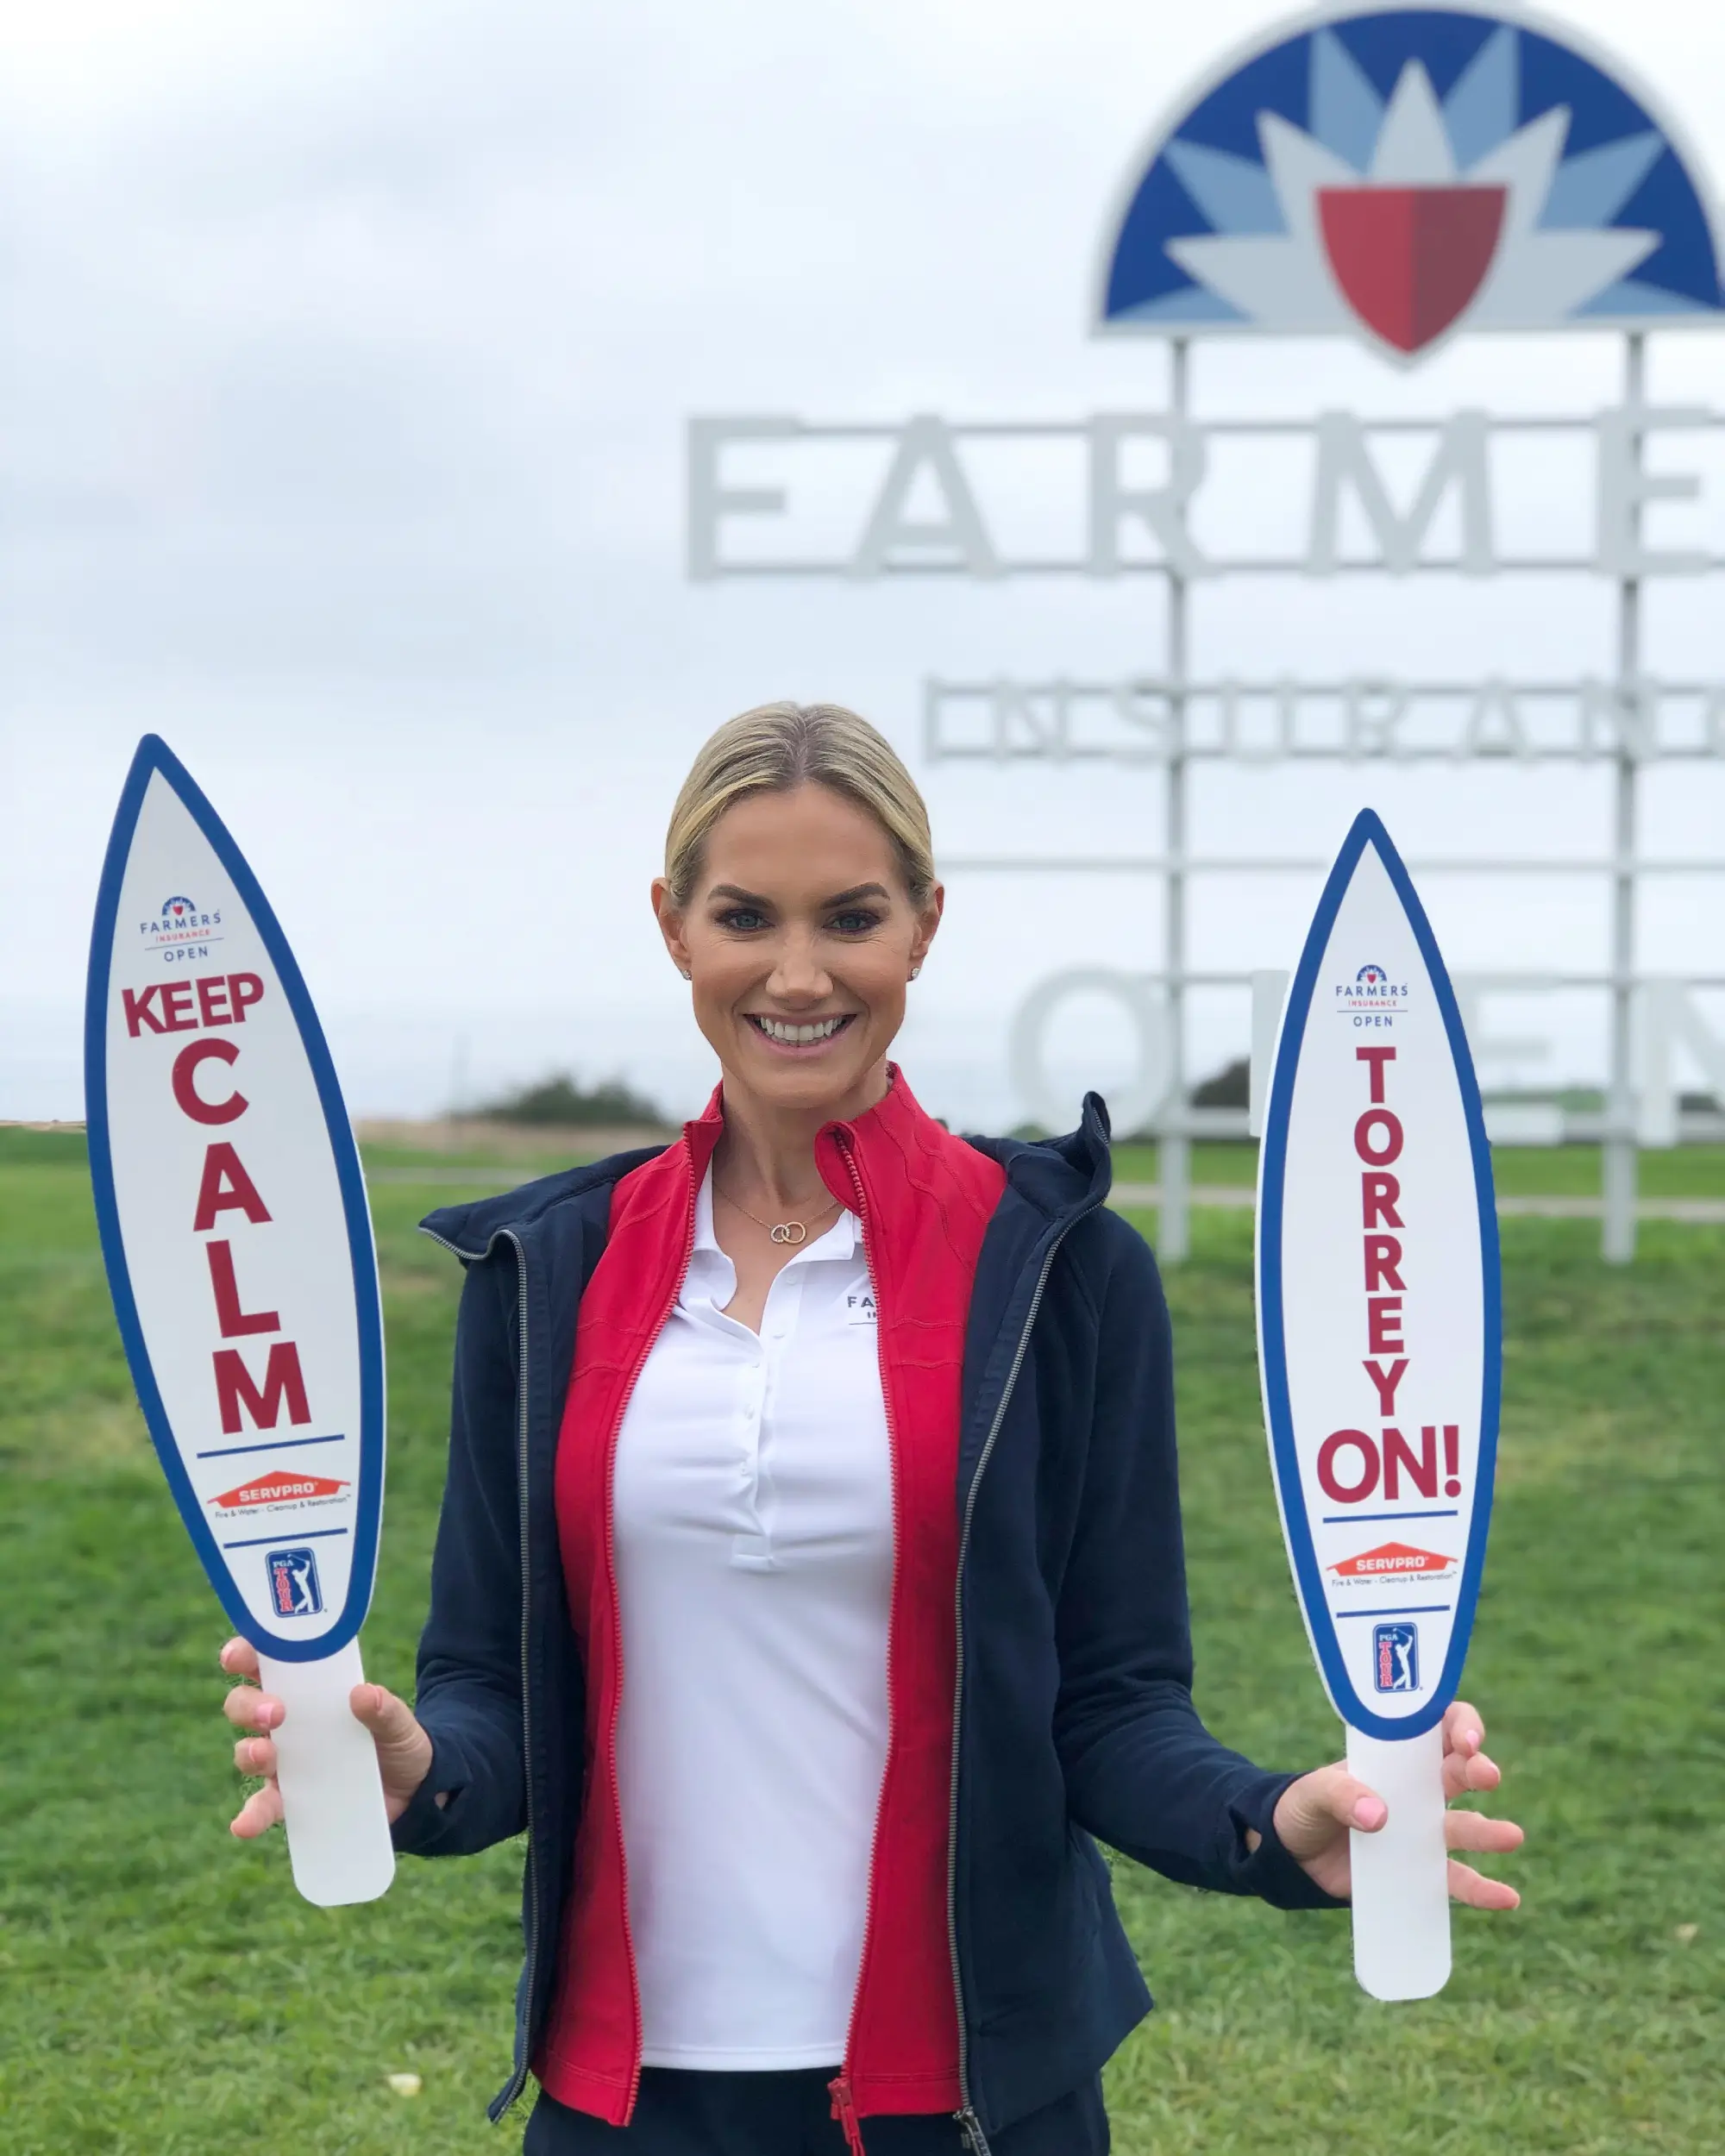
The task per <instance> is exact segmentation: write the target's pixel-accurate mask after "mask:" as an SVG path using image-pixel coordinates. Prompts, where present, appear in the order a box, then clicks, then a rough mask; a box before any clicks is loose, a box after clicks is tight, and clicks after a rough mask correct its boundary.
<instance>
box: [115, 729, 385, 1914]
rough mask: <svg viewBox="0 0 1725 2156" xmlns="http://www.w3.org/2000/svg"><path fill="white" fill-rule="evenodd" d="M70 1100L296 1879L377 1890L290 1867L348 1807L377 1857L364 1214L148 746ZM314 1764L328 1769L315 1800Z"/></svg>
mask: <svg viewBox="0 0 1725 2156" xmlns="http://www.w3.org/2000/svg"><path fill="white" fill-rule="evenodd" d="M85 1104H86V1105H85V1112H86V1115H87V1118H88V1122H89V1131H90V1163H91V1180H92V1181H93V1184H94V1186H95V1196H96V1213H97V1223H98V1225H99V1228H100V1232H101V1238H102V1250H103V1258H104V1260H105V1262H106V1265H107V1270H108V1279H109V1284H110V1288H111V1290H112V1293H113V1297H114V1307H115V1311H116V1315H117V1317H118V1319H119V1325H120V1332H121V1336H122V1339H123V1341H124V1344H125V1349H126V1356H127V1360H128V1361H129V1363H130V1365H131V1370H132V1378H133V1382H134V1384H135V1386H136V1388H137V1393H138V1398H139V1401H140V1402H141V1406H142V1408H143V1412H144V1419H145V1420H146V1422H147V1425H148V1427H149V1432H150V1436H151V1438H152V1439H153V1440H154V1445H155V1448H156V1452H157V1454H158V1457H160V1461H161V1464H162V1467H163V1470H164V1471H165V1472H166V1476H167V1480H168V1485H169V1488H170V1489H172V1491H173V1495H174V1499H175V1501H176V1502H177V1504H178V1505H179V1511H180V1516H181V1518H182V1519H183V1520H184V1521H185V1526H186V1530H187V1532H188V1533H189V1534H190V1535H191V1540H192V1545H193V1547H194V1548H195V1549H196V1551H197V1552H198V1557H200V1558H201V1559H202V1561H203V1564H204V1570H205V1571H206V1572H207V1573H208V1574H209V1576H210V1583H211V1585H212V1586H213V1587H214V1588H215V1589H216V1595H218V1597H219V1598H220V1600H221V1602H222V1605H223V1608H224V1609H225V1610H226V1612H227V1614H228V1616H229V1620H231V1621H232V1623H233V1625H234V1626H235V1628H236V1629H237V1630H238V1631H239V1632H240V1633H242V1634H243V1635H244V1636H245V1637H246V1638H247V1639H249V1640H250V1641H251V1642H252V1644H253V1645H254V1646H255V1647H256V1648H257V1649H258V1651H259V1654H260V1658H261V1660H262V1663H263V1670H264V1681H265V1683H266V1686H267V1689H273V1690H276V1691H279V1692H281V1693H282V1694H283V1695H284V1696H285V1697H286V1699H287V1704H288V1711H287V1714H286V1716H285V1720H284V1722H283V1724H282V1727H281V1729H280V1731H279V1736H278V1751H279V1753H280V1755H281V1772H280V1780H281V1786H282V1796H283V1803H284V1809H285V1814H286V1823H287V1827H288V1837H289V1842H290V1846H291V1848H292V1853H293V1858H294V1871H295V1878H296V1882H297V1883H298V1884H299V1885H300V1887H301V1890H302V1891H306V1892H308V1893H310V1894H311V1898H312V1899H316V1900H329V1899H338V1900H356V1899H363V1898H369V1895H368V1894H361V1893H356V1892H349V1891H346V1890H338V1891H336V1892H333V1893H331V1892H328V1891H323V1890H319V1891H316V1892H313V1891H312V1888H313V1887H314V1886H316V1887H319V1888H320V1889H327V1888H329V1886H330V1885H331V1883H332V1877H333V1875H331V1874H330V1873H329V1866H328V1865H324V1864H323V1863H322V1862H321V1861H320V1862H318V1864H317V1867H316V1869H317V1877H313V1876H312V1871H311V1870H310V1869H308V1867H311V1866H312V1865H313V1859H314V1856H315V1853H316V1847H317V1846H321V1845H323V1843H325V1842H327V1841H328V1840H329V1834H328V1833H326V1832H325V1831H324V1829H325V1828H327V1827H330V1826H331V1823H332V1821H331V1819H330V1818H325V1817H324V1816H323V1815H324V1814H326V1813H327V1812H328V1808H329V1802H336V1801H339V1802H340V1803H342V1804H346V1805H347V1806H348V1808H349V1811H351V1809H352V1807H353V1806H354V1804H357V1805H358V1806H359V1808H360V1809H359V1812H358V1814H354V1817H352V1818H349V1819H348V1826H347V1827H346V1828H343V1827H342V1821H341V1819H340V1818H334V1819H333V1825H334V1827H335V1828H336V1830H337V1831H336V1840H337V1841H338V1842H339V1841H341V1840H342V1838H343V1835H344V1834H345V1835H346V1839H347V1840H348V1843H349V1844H352V1843H353V1841H354V1833H358V1834H359V1839H360V1843H361V1845H362V1847H363V1849H364V1850H368V1852H369V1854H368V1855H367V1857H366V1859H365V1864H364V1865H362V1866H361V1871H362V1872H363V1877H365V1878H366V1879H371V1880H375V1878H376V1877H377V1875H378V1872H379V1869H380V1864H381V1861H382V1858H381V1855H380V1851H379V1847H378V1843H377V1834H376V1828H377V1826H378V1824H379V1822H380V1821H381V1820H382V1798H381V1791H380V1789H379V1790H378V1791H377V1802H376V1804H375V1806H374V1807H373V1805H372V1803H371V1801H370V1787H371V1786H374V1785H375V1784H376V1782H377V1775H376V1765H375V1758H374V1755H373V1751H372V1746H371V1740H370V1739H369V1737H367V1735H366V1733H365V1732H364V1731H363V1730H362V1729H361V1727H360V1726H359V1725H358V1724H357V1723H355V1722H354V1721H353V1720H352V1717H351V1716H350V1715H348V1714H347V1709H346V1698H347V1689H348V1686H349V1685H351V1684H352V1683H354V1682H357V1681H358V1680H359V1677H360V1667H359V1659H358V1648H357V1645H356V1642H357V1636H358V1633H359V1630H360V1626H361V1623H362V1622H363V1620H364V1619H365V1615H366V1611H367V1607H368V1605H369V1603H370V1600H371V1593H372V1583H373V1574H374V1571H375V1568H376V1562H377V1549H378V1537H379V1530H380V1524H381V1517H382V1507H383V1476H384V1361H383V1321H382V1313H381V1307H380V1300H379V1294H378V1276H377V1262H376V1257H375V1254H374V1250H373V1239H372V1228H371V1216H370V1213H369V1211H368V1209H367V1204H366V1194H365V1185H364V1181H363V1179H362V1176H361V1169H360V1161H359V1153H358V1149H357V1148H356V1146H355V1144H354V1137H353V1131H352V1128H351V1126H350V1125H349V1123H348V1115H347V1111H346V1109H345V1107H344V1106H343V1105H342V1095H341V1090H340V1087H338V1085H337V1083H336V1072H335V1067H334V1065H333V1064H332V1062H331V1061H330V1058H329V1049H328V1047H327V1045H326V1044H325V1042H324V1038H323V1029H322V1028H321V1026H320V1025H319V1024H318V1022H317V1012H315V1011H314V1010H313V1008H312V1005H311V998H310V996H309V995H308V994H307V993H306V988H305V984H304V981H303V979H302V978H301V976H300V972H299V968H298V966H297V965H296V963H295V962H294V958H293V954H292V951H291V950H289V948H288V945H287V941H286V938H285V937H284V936H283V934H282V931H281V929H280V927H279V924H278V923H277V921H276V918H275V916H274V914H273V912H271V910H270V906H269V903H268V901H267V899H266V898H265V897H264V894H263V892H262V891H261V889H260V887H259V885H258V882H257V880H256V878H255V877H254V875H253V874H252V872H251V870H250V869H249V868H248V866H247V865H246V862H245V860H244V858H243V856H242V854H241V852H240V849H239V848H238V847H237V846H236V845H235V843H234V840H233V838H232V837H231V836H230V835H229V832H228V830H227V829H226V828H225V826H224V825H223V823H222V821H221V819H220V818H219V817H217V815H216V812H215V810H214V809H213V808H212V807H211V806H210V803H209V801H208V800H207V799H205V798H204V794H203V793H201V792H200V790H199V789H198V787H197V786H196V785H195V784H194V782H193V780H192V779H191V775H190V774H189V773H188V772H187V771H186V770H185V767H184V765H182V764H181V763H180V762H179V759H178V758H177V757H175V756H174V755H173V753H172V751H171V750H170V749H168V748H167V746H166V743H163V742H162V741H160V740H159V739H158V738H157V737H156V736H154V735H150V736H146V737H145V739H144V740H143V741H142V742H141V743H140V745H139V748H138V751H137V754H136V755H135V758H134V760H133V763H132V768H131V770H130V772H129V774H128V776H127V780H126V783H125V787H124V790H123V792H122V795H121V799H120V806H119V812H118V813H117V815H116V819H115V824H114V830H113V835H112V837H111V838H110V842H109V847H108V855H107V859H106V862H105V864H104V866H103V874H102V882H101V886H100V889H99V892H98V894H97V907H96V922H95V928H94V931H93V934H92V937H91V954H90V975H89V985H88V1000H87V1004H86V1009H85ZM338 1694H339V1699H338V1698H337V1695H338ZM344 1724H345V1725H346V1726H344ZM320 1726H321V1727H323V1730H324V1733H323V1736H322V1737H317V1736H316V1734H315V1733H316V1731H317V1728H318V1727H320ZM350 1732H351V1734H350ZM355 1739H358V1740H359V1741H358V1742H357V1743H356V1742H355ZM332 1747H333V1750H332V1749H331V1748H332ZM332 1760H342V1761H345V1762H346V1771H345V1775H344V1776H343V1775H337V1776H336V1781H335V1782H333V1783H332V1782H331V1780H330V1773H331V1771H332V1769H331V1764H330V1763H331V1761H332ZM320 1761H321V1764H320ZM367 1769H368V1771H369V1777H370V1783H369V1785H368V1784H367V1777H366V1770H367ZM338 1784H339V1785H340V1786H339V1787H338V1786H337V1785H338ZM342 1789H345V1790H346V1795H345V1796H342ZM296 1800H298V1801H296ZM355 1819H357V1821H358V1825H357V1827H355V1824H354V1821H355ZM319 1821H322V1824H321V1825H320V1824H319ZM384 1846H385V1850H386V1847H387V1828H386V1827H385V1833H384ZM349 1853H350V1856H351V1849H350V1852H349ZM390 1866H391V1868H392V1858H391V1859H390ZM336 1872H338V1873H340V1875H341V1877H340V1878H336V1879H334V1881H333V1883H335V1884H336V1886H337V1887H338V1888H340V1887H341V1883H342V1879H345V1880H346V1882H347V1884H348V1885H349V1886H351V1885H352V1884H354V1880H355V1878H356V1877H359V1876H360V1875H359V1874H356V1873H355V1872H354V1865H353V1863H352V1862H351V1861H350V1862H348V1863H347V1864H345V1865H342V1864H338V1865H336ZM308 1882H310V1883H308ZM383 1883H384V1884H387V1877H385V1878H384V1881H383ZM369 1891H370V1892H381V1891H382V1886H381V1885H376V1884H373V1885H372V1886H371V1887H370V1890H369Z"/></svg>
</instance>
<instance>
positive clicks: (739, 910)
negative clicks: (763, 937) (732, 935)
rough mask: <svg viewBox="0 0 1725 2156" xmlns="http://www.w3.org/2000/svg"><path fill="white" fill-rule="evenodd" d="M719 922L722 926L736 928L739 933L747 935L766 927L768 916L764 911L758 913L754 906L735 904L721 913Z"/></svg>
mask: <svg viewBox="0 0 1725 2156" xmlns="http://www.w3.org/2000/svg"><path fill="white" fill-rule="evenodd" d="M718 924H719V926H720V927H721V928H729V929H734V930H735V931H737V934H738V935H742V936H746V935H750V934H751V933H752V932H753V931H755V930H756V929H757V928H764V927H765V926H766V925H767V917H766V915H765V914H764V913H757V912H756V911H755V909H754V907H753V906H731V908H730V909H729V911H728V912H724V913H721V914H720V915H719V917H718Z"/></svg>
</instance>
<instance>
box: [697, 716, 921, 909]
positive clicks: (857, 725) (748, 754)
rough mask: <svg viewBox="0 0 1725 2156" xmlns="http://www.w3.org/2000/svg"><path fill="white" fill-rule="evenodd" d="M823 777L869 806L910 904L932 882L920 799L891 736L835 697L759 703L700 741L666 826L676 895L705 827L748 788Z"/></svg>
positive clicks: (769, 789) (700, 848) (776, 788)
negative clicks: (819, 700) (826, 700)
mask: <svg viewBox="0 0 1725 2156" xmlns="http://www.w3.org/2000/svg"><path fill="white" fill-rule="evenodd" d="M811 784H812V785H815V786H824V787H830V788H831V791H832V792H833V793H839V794H843V795H844V798H845V799H846V800H849V801H854V802H855V803H856V805H857V807H858V808H860V809H862V810H864V811H865V812H867V813H868V814H869V815H870V816H872V817H873V818H874V819H875V822H876V823H877V824H879V825H880V826H881V830H883V831H885V832H886V834H887V837H888V838H889V839H890V840H891V841H892V844H893V851H894V854H895V855H896V856H897V857H898V865H899V874H900V877H901V878H902V880H903V882H904V887H905V890H906V893H907V895H908V896H909V899H910V902H911V904H912V905H913V906H916V907H918V908H919V909H920V908H921V907H923V906H926V905H927V903H928V899H929V893H930V892H931V890H932V889H933V887H934V847H933V842H932V841H931V838H930V837H929V830H928V809H927V805H925V802H924V800H923V798H922V795H921V794H920V793H919V792H918V791H917V784H916V780H914V779H913V778H912V776H911V774H910V773H909V772H908V771H906V768H905V767H904V764H903V763H902V761H900V758H899V755H898V754H897V752H896V751H895V750H894V748H893V745H892V743H890V742H889V741H888V740H887V738H886V737H885V736H884V735H882V734H879V733H877V732H876V731H875V729H874V728H873V727H872V726H871V725H870V724H869V722H868V720H867V719H866V718H859V717H858V716H857V714H856V712H855V711H847V710H846V709H845V708H844V705H842V704H757V705H756V707H755V709H754V710H753V711H743V712H740V713H739V714H738V715H737V718H729V719H727V720H726V721H725V723H724V725H723V726H721V727H720V728H719V729H718V732H717V733H715V734H713V735H712V736H709V738H708V739H707V740H706V742H705V743H702V745H701V749H700V753H699V755H697V756H696V758H695V760H694V763H693V768H691V770H690V772H689V775H688V777H687V779H685V780H683V787H682V791H681V793H679V794H678V796H677V805H676V806H675V807H674V809H673V810H672V811H671V825H670V829H669V830H668V831H667V832H666V834H665V881H666V882H667V883H668V885H669V886H670V887H671V898H672V900H673V902H674V904H675V905H677V906H687V904H688V903H689V900H690V899H691V898H693V895H694V887H695V884H696V881H697V880H698V879H699V875H700V872H701V860H702V856H703V854H704V853H705V850H706V839H707V833H708V832H709V831H710V830H712V827H713V825H714V824H716V823H717V822H718V819H719V818H720V817H721V816H723V815H724V812H725V811H726V809H728V808H730V807H731V806H732V805H734V804H735V803H737V802H738V801H741V800H743V799H746V798H747V797H748V796H749V795H750V794H751V793H789V792H790V791H791V789H792V787H799V786H807V785H811Z"/></svg>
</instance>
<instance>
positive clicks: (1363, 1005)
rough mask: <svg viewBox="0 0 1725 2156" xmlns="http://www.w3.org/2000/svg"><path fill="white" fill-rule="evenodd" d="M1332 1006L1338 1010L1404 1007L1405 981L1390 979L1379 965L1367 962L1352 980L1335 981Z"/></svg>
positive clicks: (1406, 986) (1406, 988) (1406, 997)
mask: <svg viewBox="0 0 1725 2156" xmlns="http://www.w3.org/2000/svg"><path fill="white" fill-rule="evenodd" d="M1335 992H1336V1001H1335V1007H1336V1009H1337V1010H1339V1011H1355V1012H1358V1011H1405V1010H1406V1009H1407V1007H1408V984H1407V982H1406V981H1392V980H1391V979H1390V978H1389V975H1388V974H1387V973H1386V972H1385V971H1384V970H1383V967H1382V966H1376V965H1372V964H1371V963H1367V964H1366V965H1364V966H1362V967H1361V968H1360V969H1359V971H1358V973H1357V974H1356V975H1354V977H1353V979H1352V981H1337V982H1336V984H1335Z"/></svg>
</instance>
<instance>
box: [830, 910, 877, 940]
mask: <svg viewBox="0 0 1725 2156" xmlns="http://www.w3.org/2000/svg"><path fill="white" fill-rule="evenodd" d="M832 925H833V926H834V927H835V928H836V929H837V931H838V933H839V934H840V935H841V936H866V935H867V934H868V933H869V930H870V929H873V928H878V927H879V926H880V925H881V917H880V915H879V914H878V913H869V912H859V911H857V910H856V909H855V908H848V909H847V910H846V911H845V912H843V913H835V914H834V915H833V917H832Z"/></svg>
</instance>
